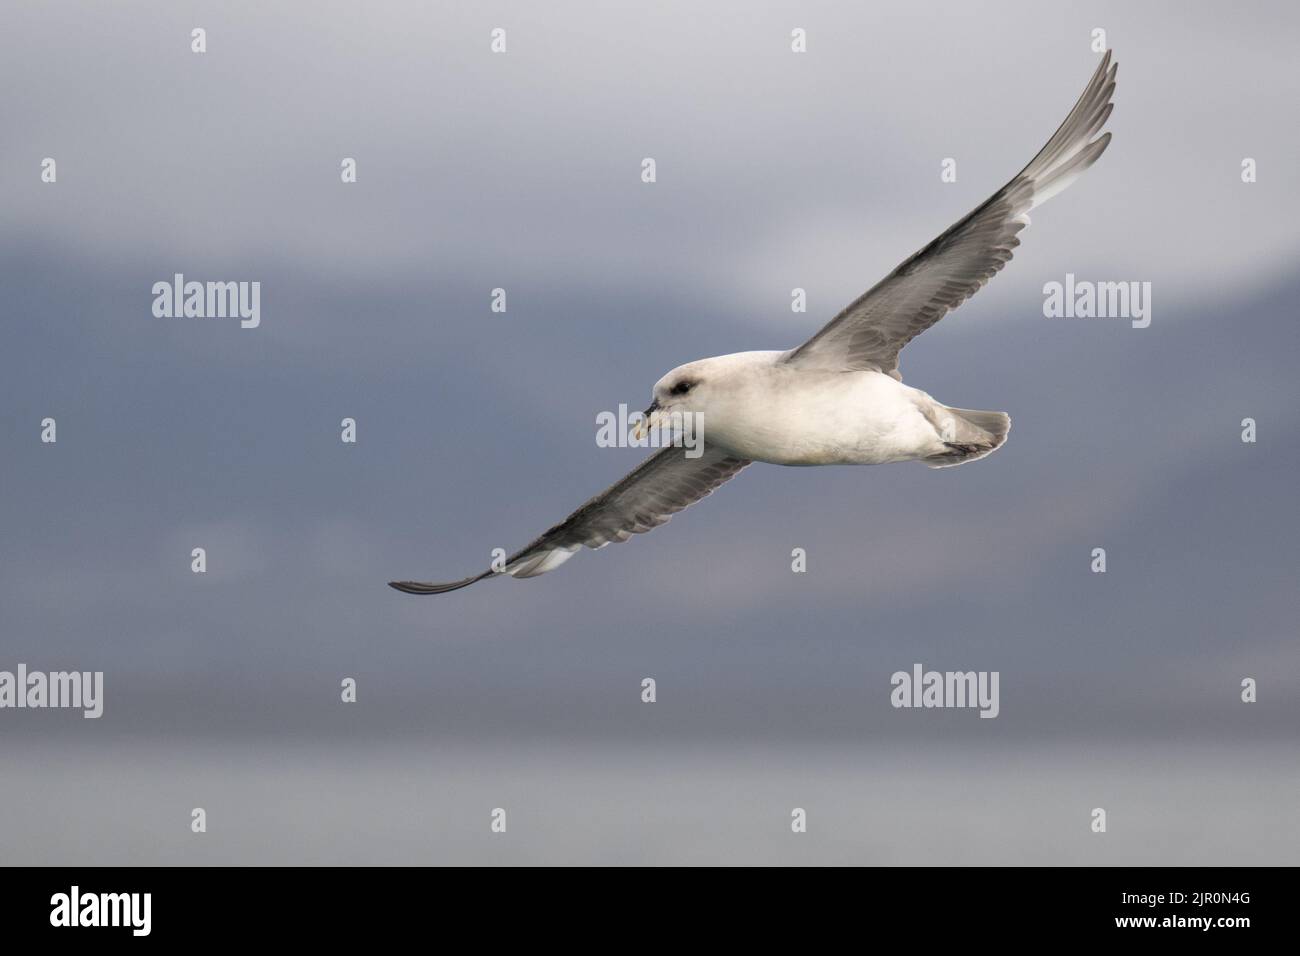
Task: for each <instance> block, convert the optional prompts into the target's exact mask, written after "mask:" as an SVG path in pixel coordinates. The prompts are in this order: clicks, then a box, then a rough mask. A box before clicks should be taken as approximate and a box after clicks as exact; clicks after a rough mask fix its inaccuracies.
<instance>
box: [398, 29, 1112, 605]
mask: <svg viewBox="0 0 1300 956" xmlns="http://www.w3.org/2000/svg"><path fill="white" fill-rule="evenodd" d="M1117 69H1118V64H1112V63H1111V55H1110V51H1107V52H1106V55H1105V57H1104V58H1103V59H1102V61H1101V64H1100V65H1099V66H1098V67H1097V71H1096V72H1095V73H1094V74H1093V76H1092V79H1091V80H1090V81H1089V82H1088V86H1087V88H1086V89H1085V90H1084V91H1083V95H1082V96H1081V97H1079V101H1078V102H1077V103H1076V104H1075V105H1074V109H1072V110H1071V111H1070V114H1069V116H1067V117H1066V118H1065V122H1064V123H1062V124H1061V127H1060V129H1058V130H1057V131H1056V133H1055V134H1054V135H1053V136H1052V138H1051V139H1050V140H1048V141H1047V145H1046V146H1044V147H1043V148H1042V150H1041V151H1040V152H1039V153H1038V155H1037V156H1035V157H1034V158H1033V159H1032V160H1031V161H1030V163H1029V165H1028V166H1026V167H1025V168H1024V169H1023V170H1021V171H1020V173H1019V174H1018V175H1017V176H1016V177H1015V178H1014V179H1012V180H1011V182H1009V183H1007V184H1006V185H1005V186H1003V187H1002V188H1001V189H999V190H998V191H997V192H996V193H994V194H993V195H992V196H991V197H989V199H988V200H986V201H985V202H984V203H983V204H982V205H980V206H979V207H978V208H976V209H975V210H974V211H973V212H971V213H970V214H969V215H967V216H965V217H964V218H962V219H961V220H959V221H958V222H957V223H956V224H955V225H953V226H952V227H951V228H949V229H948V230H947V231H946V232H944V233H943V234H941V235H940V236H939V237H938V238H937V239H935V240H934V241H933V242H931V243H930V244H929V245H927V246H926V247H925V248H924V249H922V250H921V251H920V252H918V253H916V254H915V255H913V256H911V257H910V258H908V259H906V260H905V261H904V262H903V263H902V264H901V265H900V266H899V267H898V268H897V269H895V270H894V271H893V272H891V273H890V274H889V275H888V276H886V277H885V278H884V279H882V280H881V281H880V282H878V283H877V284H876V285H875V286H873V287H872V288H871V289H870V290H868V291H867V292H866V293H864V294H863V295H862V296H861V297H860V298H858V299H857V300H856V301H855V302H853V303H852V304H850V305H849V306H848V308H846V309H845V310H844V311H843V312H841V313H840V314H839V315H837V316H835V318H833V319H832V320H831V321H830V322H829V323H828V324H827V325H826V326H825V327H824V328H823V329H822V330H821V331H820V332H818V333H817V334H816V335H814V336H813V337H812V338H811V339H809V340H808V341H807V342H805V343H804V344H803V345H800V346H799V347H798V348H796V349H792V350H790V351H788V352H737V353H735V354H733V355H722V356H718V357H716V358H706V359H700V360H699V361H695V362H690V363H688V364H686V365H682V366H680V367H678V368H675V369H673V370H672V371H671V372H669V373H668V374H667V375H665V376H664V377H663V378H661V379H660V380H659V381H658V382H656V383H655V387H654V393H653V398H654V400H653V402H651V404H650V407H649V408H648V409H646V412H645V418H644V419H643V421H645V422H646V423H648V425H649V427H652V428H653V427H662V426H664V425H666V424H667V423H668V422H669V421H670V420H671V419H672V417H674V416H676V415H679V414H680V415H687V414H689V415H701V416H702V420H703V421H704V423H705V424H706V426H707V429H708V437H707V440H706V441H705V442H704V449H703V453H702V454H700V455H698V456H697V457H694V458H692V457H688V456H687V454H686V451H685V450H684V449H683V448H681V447H673V446H669V447H665V448H663V449H661V450H660V451H658V452H656V453H655V454H654V455H652V456H650V457H649V458H647V459H646V460H645V461H643V462H642V463H641V464H640V465H638V466H637V467H636V469H634V470H633V471H632V472H631V473H630V474H628V475H627V476H625V477H624V478H623V479H622V480H620V481H619V482H617V483H616V484H614V485H613V486H611V487H609V488H607V489H605V490H604V491H602V492H601V493H600V494H598V495H596V496H595V497H594V498H592V499H591V500H590V501H588V502H587V503H586V504H584V505H583V506H582V507H581V508H579V509H578V510H577V511H575V512H574V513H573V514H571V515H569V517H567V518H566V519H564V521H562V522H560V523H559V524H557V525H556V526H555V527H553V528H551V529H550V530H549V531H547V532H546V533H544V534H543V535H542V536H541V537H539V538H537V540H535V541H533V542H532V543H531V544H529V545H528V546H527V547H525V548H523V549H522V550H520V551H518V552H516V553H515V554H513V555H511V556H510V557H508V558H506V559H505V562H504V565H503V566H502V567H501V568H500V569H499V570H497V569H493V568H489V569H488V570H486V571H484V572H482V573H481V574H476V575H470V576H469V577H467V578H462V579H461V580H459V581H450V582H447V583H445V584H434V583H424V582H419V581H392V582H390V585H391V586H392V587H394V588H397V589H398V590H399V591H406V592H407V593H409V594H441V593H443V592H446V591H454V590H456V589H457V588H463V587H465V586H466V585H469V584H473V583H474V582H475V581H481V580H483V579H484V578H487V577H492V576H493V575H495V574H497V573H501V574H508V575H510V576H512V577H516V578H530V577H535V576H536V575H539V574H544V573H545V572H547V571H550V570H552V569H553V568H556V567H558V566H559V565H561V564H563V563H564V562H565V561H567V560H568V559H569V558H570V557H572V556H573V554H574V553H575V552H576V551H577V550H578V548H579V547H582V546H586V547H588V548H602V547H604V546H605V545H607V544H609V543H610V542H612V541H626V540H627V539H628V538H630V537H631V536H632V535H634V534H640V533H641V532H644V531H649V530H650V529H651V528H656V527H658V526H659V525H661V524H663V523H664V522H666V521H668V519H669V518H670V517H671V516H672V515H674V514H676V513H677V512H678V511H681V510H682V509H683V508H686V507H687V506H689V505H691V504H694V503H695V502H696V501H699V500H700V499H701V498H703V497H705V496H706V495H708V494H711V493H712V492H713V490H714V489H715V488H717V487H718V486H719V485H721V484H722V483H723V482H725V481H727V480H729V479H730V478H732V477H734V476H735V475H736V474H737V473H738V472H740V470H741V469H742V468H744V467H745V466H747V465H749V464H751V463H752V462H755V461H765V462H771V463H772V464H777V465H878V464H883V463H885V462H892V461H916V460H919V461H922V462H925V464H927V465H929V466H930V467H931V468H945V467H948V466H950V465H961V464H965V463H966V462H968V461H975V460H977V459H980V458H983V457H984V456H986V455H990V454H992V453H993V452H994V451H996V450H997V449H998V448H1000V447H1001V446H1002V443H1003V442H1005V441H1006V438H1007V432H1008V431H1009V430H1010V428H1011V419H1010V417H1009V416H1007V415H1006V413H1004V412H986V411H975V410H973V409H969V408H952V407H949V406H947V405H943V404H941V403H940V402H938V401H936V400H935V399H933V398H931V397H930V396H929V395H928V394H926V393H925V392H923V391H921V390H920V389H916V388H912V387H910V386H908V385H904V384H903V380H902V376H900V375H899V373H898V353H899V352H900V351H901V350H902V348H903V346H905V345H906V344H907V343H908V342H910V341H911V340H912V339H913V338H915V337H916V336H918V335H920V334H921V333H922V332H924V331H925V330H926V329H928V328H929V327H930V326H932V325H934V324H935V323H936V322H938V321H939V320H940V319H941V318H943V317H944V316H945V315H946V314H948V313H949V312H951V311H952V310H953V309H955V308H957V306H959V305H961V304H962V303H963V302H965V301H966V300H967V299H968V298H970V297H971V296H972V295H974V294H975V293H976V292H978V291H979V289H980V288H981V287H982V286H983V285H984V283H986V282H988V280H989V279H991V278H992V277H993V276H994V274H996V273H997V272H998V271H999V270H1000V269H1001V268H1002V267H1003V266H1004V265H1006V264H1007V262H1008V261H1009V260H1010V259H1011V252H1012V250H1013V249H1015V248H1016V246H1018V245H1019V244H1020V240H1019V239H1018V238H1017V233H1019V232H1020V230H1021V229H1023V228H1025V226H1027V225H1029V216H1028V213H1029V211H1030V210H1031V209H1033V208H1034V207H1035V206H1038V205H1040V204H1041V203H1044V202H1046V201H1047V200H1048V199H1050V198H1051V197H1052V196H1055V195H1056V194H1057V193H1059V192H1060V191H1061V190H1063V189H1065V188H1066V187H1067V186H1069V185H1070V183H1072V182H1074V180H1075V179H1077V178H1078V177H1079V175H1080V174H1081V173H1082V172H1083V171H1084V170H1085V169H1087V168H1088V167H1089V166H1091V165H1092V164H1093V163H1094V162H1096V160H1097V157H1098V156H1100V155H1101V154H1102V153H1103V152H1104V151H1105V149H1106V146H1107V145H1108V144H1109V143H1110V133H1106V134H1104V135H1102V136H1099V137H1097V138H1096V139H1094V138H1093V137H1094V136H1096V134H1097V133H1098V132H1100V130H1101V127H1102V125H1103V124H1104V123H1105V122H1106V119H1107V117H1109V116H1110V113H1111V109H1112V106H1113V104H1112V103H1111V95H1112V94H1113V93H1114V91H1115V72H1116V70H1117Z"/></svg>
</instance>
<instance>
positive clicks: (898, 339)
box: [782, 50, 1119, 380]
mask: <svg viewBox="0 0 1300 956" xmlns="http://www.w3.org/2000/svg"><path fill="white" fill-rule="evenodd" d="M1118 67H1119V64H1118V63H1116V64H1112V63H1111V60H1110V51H1109V50H1108V51H1106V56H1105V57H1104V58H1103V59H1102V61H1101V64H1100V65H1099V66H1098V67H1097V72H1096V73H1094V74H1093V75H1092V79H1091V80H1089V81H1088V86H1087V88H1086V89H1085V90H1084V91H1083V95H1082V96H1080V97H1079V101H1078V102H1077V103H1075V105H1074V109H1072V110H1071V111H1070V115H1069V116H1067V117H1066V118H1065V122H1064V123H1062V124H1061V128H1060V129H1058V130H1057V131H1056V134H1055V135H1054V136H1052V138H1051V139H1050V140H1048V141H1047V145H1046V146H1044V147H1043V148H1042V150H1041V151H1040V152H1039V153H1038V155H1037V156H1035V157H1034V158H1033V159H1032V160H1031V161H1030V163H1029V165H1028V166H1026V167H1025V168H1024V169H1023V170H1021V172H1020V174H1019V175H1017V176H1016V177H1015V178H1014V179H1013V180H1011V182H1009V183H1007V184H1006V185H1005V186H1003V187H1002V188H1001V189H999V190H998V191H997V192H996V193H994V194H993V195H992V196H990V197H989V198H988V200H987V201H986V202H985V203H984V204H983V205H982V206H980V207H979V208H977V209H976V210H975V211H974V212H972V213H971V214H970V215H968V216H966V217H965V218H964V219H962V220H961V221H960V222H958V223H957V224H956V225H954V226H952V227H951V228H950V229H948V231H947V232H945V233H943V234H942V235H941V236H939V237H938V238H937V239H935V240H934V241H933V242H931V243H930V244H929V245H928V246H926V247H925V248H924V249H922V250H921V251H920V252H918V253H916V254H915V255H914V256H912V257H911V258H910V259H907V260H906V261H905V262H903V263H902V265H900V266H899V267H898V268H897V269H895V270H894V271H893V272H891V273H890V274H889V275H888V276H886V277H885V278H884V279H882V280H881V281H880V282H879V283H877V284H876V285H875V286H873V287H872V288H871V289H870V290H868V291H867V292H866V293H864V294H863V295H862V296H861V297H859V298H858V299H857V300H856V301H855V302H853V303H852V304H851V305H850V306H849V307H848V308H846V309H845V310H844V311H843V312H841V313H840V314H839V315H837V316H836V317H835V318H833V319H832V320H831V321H830V322H829V323H828V324H827V325H826V326H825V327H824V328H823V329H822V330H821V331H820V332H818V333H817V334H816V335H814V336H813V337H812V338H811V339H809V340H808V341H807V342H805V343H804V344H803V345H801V346H799V347H798V348H797V349H794V350H792V351H790V352H787V353H786V355H785V356H784V357H783V359H782V361H784V362H788V363H790V364H793V365H798V366H801V367H808V368H826V369H837V370H838V369H871V368H874V369H878V370H880V371H882V372H885V373H887V374H889V375H892V376H893V377H894V378H900V376H899V374H898V353H899V352H900V351H901V350H902V348H903V346H904V345H906V344H907V343H908V342H910V341H911V340H912V339H914V338H915V337H916V336H918V335H920V334H921V333H922V332H924V331H925V330H926V329H928V328H929V327H930V326H932V325H934V324H935V323H936V322H938V321H939V320H940V319H941V318H943V317H944V316H945V315H947V314H948V313H949V312H951V311H952V310H953V309H955V308H957V306H959V305H961V304H962V303H963V302H965V301H966V300H967V299H969V298H970V297H971V296H972V295H974V294H975V293H976V292H978V291H979V290H980V288H981V287H983V285H984V283H986V282H988V281H989V279H991V278H992V277H993V276H994V275H995V274H996V273H997V272H998V271H999V270H1000V269H1001V268H1002V267H1003V266H1004V265H1006V264H1007V262H1008V261H1010V259H1011V251H1012V250H1013V249H1015V248H1016V246H1018V245H1020V240H1019V239H1017V238H1016V233H1018V232H1020V230H1021V229H1023V228H1024V227H1025V226H1027V225H1029V217H1028V215H1027V214H1028V212H1029V210H1031V209H1033V208H1034V207H1035V206H1037V205H1040V204H1041V203H1043V202H1046V201H1047V200H1048V199H1050V198H1051V197H1052V196H1055V195H1056V194H1057V193H1059V192H1060V191H1061V190H1062V189H1064V188H1065V187H1066V186H1068V185H1070V183H1072V182H1074V180H1075V179H1077V178H1078V177H1079V175H1080V174H1081V173H1082V172H1083V171H1084V170H1085V169H1087V168H1088V167H1089V166H1091V165H1092V164H1093V163H1094V162H1096V160H1097V157H1098V156H1100V155H1101V154H1102V152H1103V151H1104V150H1105V149H1106V146H1107V144H1109V143H1110V133H1106V134H1105V135H1104V136H1101V137H1098V138H1097V139H1093V138H1092V137H1093V136H1094V135H1096V134H1097V132H1098V131H1100V130H1101V127H1102V125H1103V124H1104V123H1105V122H1106V118H1107V117H1108V116H1110V111H1111V108H1112V106H1113V105H1114V104H1112V103H1111V101H1110V100H1111V95H1112V94H1113V93H1114V92H1115V72H1116V70H1117V69H1118ZM900 380H901V379H900Z"/></svg>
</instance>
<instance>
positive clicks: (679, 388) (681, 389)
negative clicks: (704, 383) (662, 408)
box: [672, 382, 695, 395]
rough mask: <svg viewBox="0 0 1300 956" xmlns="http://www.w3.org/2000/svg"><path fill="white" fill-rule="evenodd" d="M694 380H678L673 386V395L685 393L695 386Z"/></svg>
mask: <svg viewBox="0 0 1300 956" xmlns="http://www.w3.org/2000/svg"><path fill="white" fill-rule="evenodd" d="M694 384H695V383H694V382H678V383H677V384H676V385H674V386H673V388H672V394H673V395H685V394H686V393H687V392H689V391H690V390H691V388H692V387H693V386H694Z"/></svg>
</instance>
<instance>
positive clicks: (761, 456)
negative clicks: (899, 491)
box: [655, 352, 954, 465]
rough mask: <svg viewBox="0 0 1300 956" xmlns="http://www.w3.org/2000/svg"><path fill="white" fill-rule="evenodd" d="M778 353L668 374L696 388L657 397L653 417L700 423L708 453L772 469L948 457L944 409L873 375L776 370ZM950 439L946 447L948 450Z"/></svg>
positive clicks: (729, 358) (743, 355)
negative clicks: (683, 416)
mask: <svg viewBox="0 0 1300 956" xmlns="http://www.w3.org/2000/svg"><path fill="white" fill-rule="evenodd" d="M784 354H785V353H784V352H737V353H735V354H732V355H721V356H718V357H716V358H708V359H701V360H699V361H697V362H691V363H689V364H688V365H683V366H682V367H681V368H678V369H674V370H673V371H672V372H670V373H669V374H668V375H666V376H664V379H663V380H662V381H663V383H665V384H666V383H669V382H673V381H677V380H680V379H681V378H682V377H683V376H685V377H687V378H689V379H691V380H693V381H697V382H698V383H699V384H698V385H697V386H696V387H695V388H694V389H693V390H692V392H691V393H690V394H689V395H687V396H684V397H683V398H682V399H681V400H674V399H673V397H672V396H671V395H670V394H668V393H667V392H668V389H667V388H664V389H660V388H659V387H656V389H655V394H656V400H657V401H658V403H659V405H660V409H661V411H660V412H659V414H660V415H661V416H664V417H665V418H671V415H672V413H674V412H681V413H690V414H694V415H698V416H699V419H698V420H697V421H696V422H695V428H696V431H697V433H699V432H700V431H701V430H702V434H703V436H704V443H705V445H706V447H707V446H710V445H715V446H720V447H721V448H723V449H725V450H727V451H728V452H730V453H732V454H734V455H736V456H738V457H741V458H748V459H750V460H752V461H765V462H770V463H772V464H775V465H880V464H884V463H886V462H897V461H913V460H915V459H921V458H932V457H934V456H937V455H942V454H944V453H945V452H947V451H948V449H947V447H946V446H945V445H944V435H943V433H942V432H941V430H940V428H939V427H936V422H942V421H943V418H942V415H941V412H942V411H944V406H943V405H940V404H939V403H938V402H936V401H935V400H934V399H933V398H931V397H930V396H929V395H927V394H926V393H925V392H922V391H920V390H919V389H915V388H912V387H910V386H908V385H904V384H903V383H902V382H900V381H898V380H897V379H895V378H893V377H892V376H889V375H885V374H883V373H881V372H877V371H874V370H866V371H823V370H819V369H801V368H798V367H794V366H791V365H788V364H783V363H781V362H780V359H781V357H782V356H783V355H784ZM953 437H954V436H952V435H949V436H948V439H949V441H951V440H953Z"/></svg>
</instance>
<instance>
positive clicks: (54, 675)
mask: <svg viewBox="0 0 1300 956" xmlns="http://www.w3.org/2000/svg"><path fill="white" fill-rule="evenodd" d="M6 707H15V708H33V709H40V708H47V707H61V708H63V707H66V708H80V709H81V710H82V711H83V714H82V716H83V717H87V718H92V719H93V718H95V717H100V716H102V715H103V713H104V672H103V671H50V672H49V673H46V672H44V671H29V670H28V669H27V665H26V664H19V665H18V669H17V671H16V672H14V671H0V709H3V708H6Z"/></svg>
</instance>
